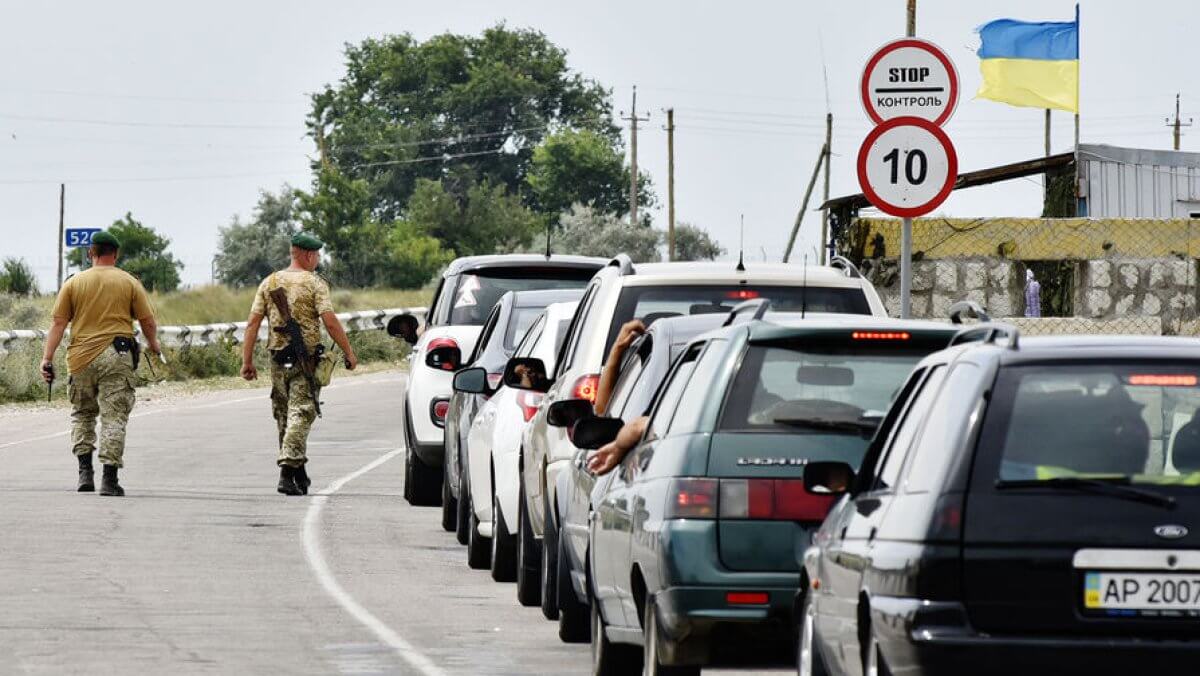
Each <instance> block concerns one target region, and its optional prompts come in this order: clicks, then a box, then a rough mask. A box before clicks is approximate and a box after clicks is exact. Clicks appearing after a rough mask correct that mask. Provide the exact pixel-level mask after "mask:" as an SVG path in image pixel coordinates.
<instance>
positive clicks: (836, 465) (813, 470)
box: [804, 462, 854, 495]
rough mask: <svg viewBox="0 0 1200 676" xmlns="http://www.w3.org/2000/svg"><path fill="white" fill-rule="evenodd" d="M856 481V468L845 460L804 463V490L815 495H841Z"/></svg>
mask: <svg viewBox="0 0 1200 676" xmlns="http://www.w3.org/2000/svg"><path fill="white" fill-rule="evenodd" d="M852 483H854V468H853V467H851V466H850V465H848V464H846V463H844V462H810V463H808V464H806V465H804V490H806V491H808V492H809V493H813V494H814V495H841V494H843V493H846V492H848V491H849V490H850V485H851V484H852Z"/></svg>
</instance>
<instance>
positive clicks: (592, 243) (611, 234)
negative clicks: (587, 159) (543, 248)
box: [552, 204, 663, 263]
mask: <svg viewBox="0 0 1200 676" xmlns="http://www.w3.org/2000/svg"><path fill="white" fill-rule="evenodd" d="M560 224H561V227H560V229H559V231H558V232H557V233H555V236H554V238H553V240H552V241H553V243H554V244H553V248H554V252H555V253H562V254H578V255H581V256H612V255H614V254H617V253H626V254H629V257H630V258H632V259H633V262H635V263H649V262H657V261H661V260H662V255H661V254H660V253H659V249H658V247H659V245H660V244H661V243H662V240H663V233H662V231H660V230H655V229H654V228H651V227H649V226H647V225H630V224H629V223H627V222H624V221H621V220H619V219H618V218H617V217H616V216H614V215H612V214H604V213H600V212H598V211H596V210H595V209H593V208H591V207H586V206H581V205H578V204H576V205H575V206H573V207H571V210H570V211H568V212H566V213H564V214H563V215H562V219H561V221H560Z"/></svg>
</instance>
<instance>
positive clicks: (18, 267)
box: [0, 258, 37, 296]
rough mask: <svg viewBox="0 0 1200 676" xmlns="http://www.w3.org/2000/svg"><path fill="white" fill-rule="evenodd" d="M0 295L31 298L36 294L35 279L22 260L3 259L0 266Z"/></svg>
mask: <svg viewBox="0 0 1200 676" xmlns="http://www.w3.org/2000/svg"><path fill="white" fill-rule="evenodd" d="M0 293H11V294H15V295H18V296H31V295H34V294H36V293H37V277H35V276H34V274H33V269H32V268H30V267H29V264H28V263H26V262H25V259H23V258H5V259H4V262H3V263H2V264H0Z"/></svg>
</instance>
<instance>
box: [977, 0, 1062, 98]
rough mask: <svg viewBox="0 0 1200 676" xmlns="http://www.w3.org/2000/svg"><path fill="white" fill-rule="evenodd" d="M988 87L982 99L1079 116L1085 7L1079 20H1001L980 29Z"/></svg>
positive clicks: (980, 94) (984, 87) (982, 90)
mask: <svg viewBox="0 0 1200 676" xmlns="http://www.w3.org/2000/svg"><path fill="white" fill-rule="evenodd" d="M979 37H980V39H981V44H980V46H979V58H980V62H979V67H980V70H981V71H983V85H982V86H980V88H979V92H978V93H977V94H976V96H978V97H979V98H984V99H991V100H993V101H999V102H1001V103H1007V104H1010V105H1014V106H1028V107H1030V108H1057V109H1059V110H1069V111H1071V112H1073V113H1078V112H1079V6H1078V5H1076V7H1075V20H1074V21H1066V22H1061V21H1059V22H1042V23H1029V22H1026V21H1014V20H1013V19H997V20H996V21H992V22H990V23H987V24H984V25H983V26H981V27H980V28H979Z"/></svg>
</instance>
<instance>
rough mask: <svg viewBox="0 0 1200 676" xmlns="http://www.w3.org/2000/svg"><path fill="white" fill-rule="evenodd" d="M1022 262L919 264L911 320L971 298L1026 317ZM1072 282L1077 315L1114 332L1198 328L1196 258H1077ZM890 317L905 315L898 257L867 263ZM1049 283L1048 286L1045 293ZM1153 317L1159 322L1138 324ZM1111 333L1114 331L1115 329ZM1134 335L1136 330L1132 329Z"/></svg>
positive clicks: (996, 312) (998, 313) (1000, 312)
mask: <svg viewBox="0 0 1200 676" xmlns="http://www.w3.org/2000/svg"><path fill="white" fill-rule="evenodd" d="M1025 267H1026V263H1025V262H1024V261H1012V260H1007V259H1003V258H995V257H990V258H989V257H982V256H981V257H963V258H942V259H937V260H918V261H914V263H913V282H912V315H913V317H916V318H928V319H944V318H945V317H946V316H947V312H948V310H949V308H950V306H951V305H953V304H954V303H955V302H957V301H960V300H972V301H975V302H977V303H979V304H980V305H982V306H983V307H984V308H986V309H987V311H988V313H989V314H991V315H992V316H993V317H1020V316H1023V315H1024V314H1025V294H1024V281H1025ZM1069 267H1070V269H1071V270H1072V272H1071V277H1072V279H1071V280H1069V283H1070V285H1071V288H1072V289H1073V291H1072V294H1071V299H1072V306H1073V312H1072V315H1073V316H1074V317H1077V318H1085V319H1088V320H1093V321H1092V322H1089V326H1090V325H1091V323H1094V322H1104V323H1106V326H1108V328H1110V329H1111V328H1112V327H1113V326H1116V327H1118V328H1119V325H1120V322H1122V321H1126V322H1127V323H1129V324H1130V326H1131V327H1134V326H1136V328H1137V329H1138V330H1137V331H1136V332H1139V333H1141V332H1145V330H1147V329H1148V328H1149V327H1151V326H1160V327H1161V329H1160V330H1161V332H1163V333H1170V334H1174V333H1190V329H1189V328H1188V327H1193V326H1195V325H1196V324H1197V313H1196V299H1197V268H1196V261H1194V260H1191V259H1186V258H1179V257H1166V258H1131V257H1116V256H1114V257H1110V258H1104V259H1094V260H1082V261H1073V262H1071V264H1070V266H1069ZM862 269H863V273H864V274H865V275H866V276H867V277H868V278H869V279H871V281H872V282H873V283H874V284H875V288H876V289H877V290H878V292H879V295H880V297H881V298H882V299H883V302H884V306H885V307H886V308H887V310H888V314H890V315H892V316H899V314H900V275H899V266H898V264H897V262H896V260H895V259H871V260H865V261H863V266H862ZM1044 287H1045V284H1043V288H1044ZM1139 319H1151V320H1154V321H1150V322H1146V321H1137V320H1139ZM1110 332H1111V331H1110ZM1130 332H1134V331H1133V330H1132V328H1131V331H1130Z"/></svg>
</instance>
